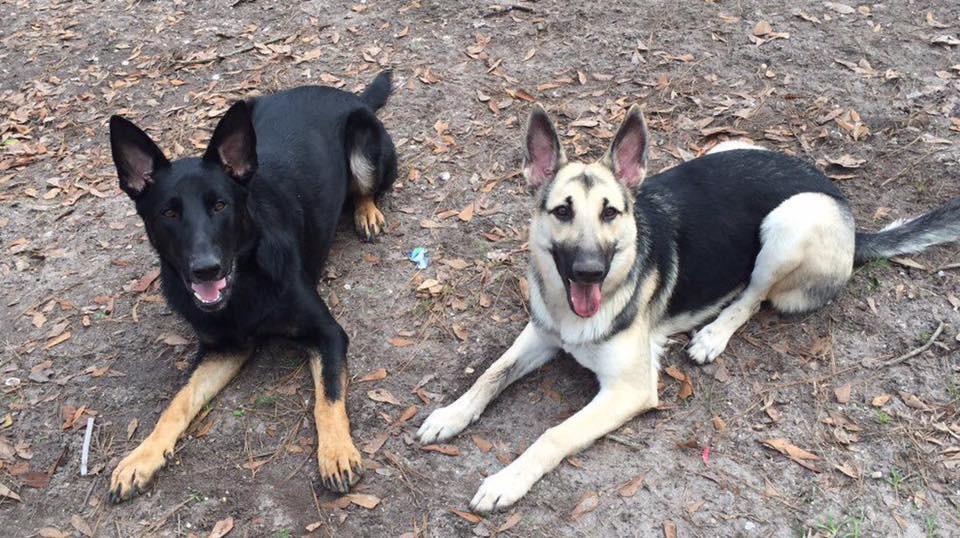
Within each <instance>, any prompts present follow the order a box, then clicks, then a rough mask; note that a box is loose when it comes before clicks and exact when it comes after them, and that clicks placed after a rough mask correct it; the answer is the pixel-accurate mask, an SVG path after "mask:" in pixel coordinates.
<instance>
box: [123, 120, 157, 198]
mask: <svg viewBox="0 0 960 538" xmlns="http://www.w3.org/2000/svg"><path fill="white" fill-rule="evenodd" d="M110 150H111V152H112V153H113V164H114V165H116V167H117V176H118V177H119V178H120V188H121V189H123V192H125V193H127V196H129V197H130V198H137V197H138V196H140V195H141V194H143V191H145V190H147V188H148V187H149V186H150V185H151V184H152V183H153V179H154V178H153V174H154V172H156V171H157V170H159V169H161V168H166V167H168V166H170V161H168V160H167V158H166V157H165V156H164V155H163V152H162V151H160V148H158V147H157V145H156V144H154V143H153V140H151V139H150V137H149V136H147V133H145V132H143V131H141V130H140V128H139V127H137V126H136V125H134V124H133V123H132V122H130V121H129V120H127V119H125V118H122V117H120V116H112V117H111V118H110Z"/></svg>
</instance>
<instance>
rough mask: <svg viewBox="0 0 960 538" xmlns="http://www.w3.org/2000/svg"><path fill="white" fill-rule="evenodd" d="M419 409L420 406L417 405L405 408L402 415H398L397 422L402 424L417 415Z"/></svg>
mask: <svg viewBox="0 0 960 538" xmlns="http://www.w3.org/2000/svg"><path fill="white" fill-rule="evenodd" d="M417 410H418V408H417V406H416V405H411V406H409V407H407V408H406V409H404V410H403V412H402V413H400V416H399V417H397V423H398V424H401V423H404V422H406V421H408V420H410V419H411V418H413V417H415V416H416V415H417Z"/></svg>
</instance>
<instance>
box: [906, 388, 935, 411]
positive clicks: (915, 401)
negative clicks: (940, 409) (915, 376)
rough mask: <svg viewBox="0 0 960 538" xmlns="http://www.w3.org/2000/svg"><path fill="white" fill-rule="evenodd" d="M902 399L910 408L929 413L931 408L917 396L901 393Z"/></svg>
mask: <svg viewBox="0 0 960 538" xmlns="http://www.w3.org/2000/svg"><path fill="white" fill-rule="evenodd" d="M900 399H901V400H903V403H905V404H907V406H908V407H912V408H914V409H919V410H921V411H929V410H930V406H928V405H927V404H925V403H923V400H921V399H920V398H917V397H916V396H915V395H913V394H910V393H909V392H904V391H902V390H901V391H900Z"/></svg>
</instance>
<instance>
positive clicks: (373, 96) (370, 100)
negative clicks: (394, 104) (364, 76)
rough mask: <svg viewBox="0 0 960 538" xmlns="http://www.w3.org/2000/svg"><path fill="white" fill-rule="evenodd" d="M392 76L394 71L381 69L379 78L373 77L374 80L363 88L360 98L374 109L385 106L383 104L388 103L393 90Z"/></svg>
mask: <svg viewBox="0 0 960 538" xmlns="http://www.w3.org/2000/svg"><path fill="white" fill-rule="evenodd" d="M392 77H393V73H392V71H390V70H389V69H387V70H386V71H381V72H380V74H379V75H377V78H375V79H373V82H371V83H370V85H369V86H367V87H366V89H365V90H363V93H361V94H360V99H362V100H363V102H364V103H366V104H367V105H368V106H369V107H370V108H372V109H374V110H380V109H381V108H383V105H385V104H387V98H388V97H390V92H391V91H393V82H392Z"/></svg>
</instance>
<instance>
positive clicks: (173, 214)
mask: <svg viewBox="0 0 960 538" xmlns="http://www.w3.org/2000/svg"><path fill="white" fill-rule="evenodd" d="M163 216H164V217H167V218H168V219H175V218H177V210H176V209H168V210H166V211H164V212H163Z"/></svg>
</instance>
